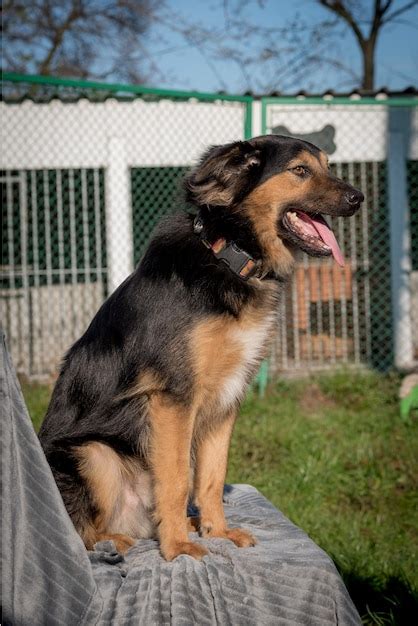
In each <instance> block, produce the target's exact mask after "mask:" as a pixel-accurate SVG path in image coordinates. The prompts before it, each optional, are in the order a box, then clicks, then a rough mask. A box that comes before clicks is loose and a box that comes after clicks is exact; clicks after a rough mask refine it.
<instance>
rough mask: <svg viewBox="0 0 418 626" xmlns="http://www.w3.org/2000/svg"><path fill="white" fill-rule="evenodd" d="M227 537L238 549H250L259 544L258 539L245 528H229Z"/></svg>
mask: <svg viewBox="0 0 418 626" xmlns="http://www.w3.org/2000/svg"><path fill="white" fill-rule="evenodd" d="M225 537H226V538H227V539H229V540H230V541H233V542H234V543H235V545H236V546H238V548H249V547H250V546H255V544H256V543H257V540H256V538H255V537H253V535H252V534H251V533H249V532H248V530H244V529H243V528H227V529H226V531H225Z"/></svg>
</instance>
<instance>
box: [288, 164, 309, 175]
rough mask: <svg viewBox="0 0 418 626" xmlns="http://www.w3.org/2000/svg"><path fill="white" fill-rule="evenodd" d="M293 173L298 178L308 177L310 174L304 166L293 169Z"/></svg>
mask: <svg viewBox="0 0 418 626" xmlns="http://www.w3.org/2000/svg"><path fill="white" fill-rule="evenodd" d="M290 171H291V172H293V173H294V174H296V176H307V175H308V174H309V170H308V168H307V167H305V166H304V165H296V167H292V168H291V170H290Z"/></svg>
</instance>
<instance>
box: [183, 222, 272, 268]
mask: <svg viewBox="0 0 418 626" xmlns="http://www.w3.org/2000/svg"><path fill="white" fill-rule="evenodd" d="M193 230H194V232H195V234H196V235H199V237H200V240H201V242H202V243H203V244H204V245H205V246H206V248H208V249H209V250H211V251H212V253H213V254H214V256H215V257H216V258H217V259H218V260H219V261H221V262H222V263H224V264H225V265H226V266H227V267H228V268H229V269H230V270H231V271H232V272H234V274H236V275H237V276H239V277H240V278H241V279H242V280H248V279H249V278H252V277H253V276H256V277H257V278H261V277H262V265H261V261H260V260H258V261H257V260H255V259H254V258H253V257H252V256H251V255H250V254H248V252H245V250H242V248H240V247H239V246H237V245H236V243H234V242H233V241H229V242H228V241H227V240H226V239H224V238H223V237H220V238H219V239H217V240H216V241H214V242H213V243H210V242H209V241H207V239H205V238H204V237H203V222H202V220H201V218H200V217H199V216H197V217H196V218H195V220H194V222H193Z"/></svg>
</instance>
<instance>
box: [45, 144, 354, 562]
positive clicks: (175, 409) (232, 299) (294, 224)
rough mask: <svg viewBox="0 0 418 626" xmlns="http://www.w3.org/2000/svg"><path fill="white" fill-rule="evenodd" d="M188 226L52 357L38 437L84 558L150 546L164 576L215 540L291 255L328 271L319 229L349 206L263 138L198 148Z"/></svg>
mask: <svg viewBox="0 0 418 626" xmlns="http://www.w3.org/2000/svg"><path fill="white" fill-rule="evenodd" d="M184 186H185V194H186V200H187V202H188V203H189V205H190V206H192V207H193V208H194V213H193V212H190V211H189V212H186V211H182V212H179V213H178V214H175V215H172V216H170V217H169V218H166V219H165V220H163V221H162V222H161V224H160V226H159V227H158V228H157V231H156V233H155V235H154V236H153V238H152V240H151V242H150V244H149V246H148V249H147V251H146V252H145V255H144V257H143V259H142V261H141V263H140V264H139V266H138V267H137V269H136V270H135V271H134V272H133V273H132V274H131V275H130V276H129V277H128V278H127V279H126V280H125V282H123V283H122V284H121V285H120V286H119V287H118V289H116V291H115V292H114V293H113V294H112V295H111V296H110V297H109V298H108V299H107V301H106V302H105V303H104V304H103V305H102V307H101V308H100V310H99V311H98V313H97V314H96V316H95V317H94V319H93V321H92V322H91V324H90V326H89V327H88V329H87V330H86V332H85V333H84V335H83V336H82V337H81V339H79V340H78V341H77V342H76V343H75V344H74V345H73V346H72V348H70V350H69V351H68V353H67V354H66V356H65V358H64V360H63V364H62V367H61V371H60V375H59V377H58V379H57V382H56V385H55V388H54V391H53V394H52V398H51V402H50V405H49V407H48V410H47V414H46V416H45V419H44V422H43V424H42V427H41V430H40V433H39V437H40V441H41V444H42V446H43V449H44V451H45V455H46V457H47V459H48V461H49V464H50V466H51V468H52V472H53V474H54V477H55V480H56V482H57V485H58V488H59V490H60V492H61V495H62V498H63V501H64V503H65V506H66V508H67V510H68V513H69V515H70V517H71V519H72V521H73V523H74V526H75V528H76V530H77V531H78V533H79V534H80V535H81V537H82V539H83V541H84V543H85V545H86V547H87V549H92V548H93V546H94V544H95V543H96V542H97V541H100V540H103V539H112V540H114V542H115V545H116V548H117V549H118V550H119V551H121V552H124V551H126V550H128V549H129V548H130V547H131V546H132V545H133V544H134V543H135V541H136V540H137V539H138V538H150V537H156V538H158V540H159V545H160V550H161V553H162V555H163V557H165V559H167V560H168V561H170V560H172V559H174V558H176V557H177V556H178V555H180V554H187V555H190V556H192V557H194V558H196V559H201V558H202V557H204V555H205V554H207V550H206V549H205V547H204V546H203V545H202V544H201V543H196V542H193V541H191V539H190V537H189V534H188V533H189V531H190V529H191V526H190V524H189V522H188V518H187V504H188V502H189V501H190V500H189V499H190V498H191V497H193V499H194V500H193V501H194V502H195V504H196V506H197V508H198V511H199V517H198V518H197V521H196V522H195V524H194V526H193V527H194V528H195V529H197V530H198V531H199V533H200V535H201V536H202V537H206V538H211V537H223V538H226V539H229V540H232V541H233V542H234V543H235V544H236V545H237V546H239V547H248V546H253V545H254V544H255V539H254V537H253V536H252V535H251V534H250V533H249V532H248V531H247V530H245V529H240V528H228V525H227V523H226V520H225V516H224V511H223V504H222V495H223V488H224V481H225V475H226V469H227V457H228V448H229V443H230V438H231V434H232V430H233V426H234V422H235V418H236V415H237V410H238V407H239V405H240V402H241V401H242V399H243V397H244V395H245V392H246V389H247V387H248V385H249V383H250V381H251V379H252V377H253V376H254V374H255V373H256V371H257V368H258V366H259V364H260V362H261V360H262V359H263V358H264V357H265V356H266V354H267V350H268V345H269V339H270V338H271V336H272V335H273V333H274V331H275V327H276V311H277V308H278V307H277V302H278V297H279V294H280V292H281V291H282V290H283V288H284V284H285V280H286V278H287V277H288V276H289V275H290V273H291V271H292V267H293V265H294V263H295V258H296V255H297V254H298V251H299V250H300V249H301V250H302V251H304V252H306V253H308V254H310V255H313V256H318V257H326V256H330V255H333V256H334V258H335V260H336V262H338V263H339V264H340V265H341V264H343V258H342V254H341V251H340V248H339V246H338V243H337V241H336V239H335V236H334V235H333V233H332V230H331V229H330V227H329V226H328V225H327V222H326V221H325V219H324V218H323V217H322V214H327V215H334V216H351V215H353V214H354V213H355V212H356V211H357V210H358V209H359V207H360V205H361V203H362V201H363V199H364V197H363V194H362V193H361V192H360V191H358V190H356V189H355V188H353V187H352V186H351V185H349V184H347V183H346V182H343V181H342V180H340V179H338V178H335V177H334V176H333V175H331V173H330V170H329V166H328V160H327V156H326V154H325V153H324V152H322V151H320V150H319V149H318V148H316V147H315V146H314V145H313V144H311V143H308V142H306V141H303V140H300V139H295V138H290V137H285V136H277V135H270V136H262V137H256V138H253V139H250V140H248V141H238V142H233V143H229V144H227V145H222V146H215V147H212V148H210V149H209V150H208V151H207V152H206V153H205V154H204V155H203V157H202V159H201V161H200V162H199V164H198V165H197V166H196V167H195V168H194V169H193V170H192V171H191V172H190V173H189V174H188V175H187V176H186V178H185V181H184Z"/></svg>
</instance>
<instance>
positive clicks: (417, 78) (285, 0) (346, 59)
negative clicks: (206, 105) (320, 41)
mask: <svg viewBox="0 0 418 626" xmlns="http://www.w3.org/2000/svg"><path fill="white" fill-rule="evenodd" d="M367 2H369V3H370V5H371V0H367ZM405 2H406V0H397V2H396V3H395V6H402V5H403V4H405ZM168 5H169V7H170V9H171V11H172V12H173V14H174V16H175V17H174V19H173V22H172V23H173V25H174V26H175V25H176V23H177V19H178V23H180V22H181V20H182V18H184V19H185V20H187V21H192V22H195V23H199V24H204V25H212V26H215V27H219V25H221V24H222V23H223V20H224V15H223V11H222V8H221V5H222V3H221V2H219V0H208V1H207V2H202V1H198V0H168ZM297 12H298V13H299V15H300V16H301V18H302V19H304V20H306V21H307V22H308V23H314V22H318V21H321V20H322V19H324V17H325V18H326V17H330V15H331V14H330V13H329V12H328V11H326V10H325V9H323V8H322V7H319V6H316V5H315V3H314V2H313V1H312V0H293V1H290V0H266V1H265V2H264V8H263V9H262V8H260V7H259V6H258V5H257V3H256V2H252V3H250V4H249V5H248V7H247V9H246V13H245V14H246V16H247V18H248V19H249V20H250V21H251V22H253V23H257V24H261V25H265V26H272V25H278V26H280V25H283V26H284V25H285V24H286V23H288V21H289V20H290V19H291V18H292V17H293V16H294V15H295V13H297ZM158 34H161V35H162V36H163V37H164V39H165V42H164V44H161V42H159V43H158V42H157V39H158V37H156V35H158ZM153 41H154V43H153ZM245 43H246V42H245ZM148 48H149V50H150V52H151V53H152V55H153V57H154V58H155V59H156V61H157V64H158V67H159V68H160V69H161V73H162V76H163V77H164V78H163V79H162V78H161V77H159V78H158V80H152V79H151V80H150V81H148V82H152V83H154V84H155V83H158V84H159V85H160V86H165V87H170V88H176V87H177V88H186V89H197V90H200V91H213V90H219V89H226V90H227V91H229V92H243V91H245V89H246V88H247V85H246V83H245V81H244V80H243V77H242V75H241V74H240V72H239V71H238V70H237V66H236V65H235V64H234V63H232V62H227V61H217V62H210V61H209V62H208V60H207V59H205V58H204V57H203V56H202V54H201V53H200V52H199V51H198V50H197V49H194V48H192V47H191V46H187V45H185V42H184V40H183V39H182V38H181V37H180V36H179V35H177V34H176V33H173V32H172V31H170V29H167V28H161V27H160V28H159V29H157V31H156V30H154V31H153V32H152V34H151V35H150V41H149V43H148ZM247 52H251V50H250V49H247ZM330 55H332V56H336V57H337V58H339V59H340V60H341V61H342V62H343V63H344V64H346V65H349V66H350V67H351V68H353V69H354V70H356V71H358V69H359V67H360V54H359V52H358V48H357V44H356V42H355V40H354V37H353V35H352V34H351V33H349V32H347V34H346V35H345V36H344V37H340V38H339V39H338V40H336V41H335V45H334V46H333V49H332V50H330ZM302 63H303V62H302ZM257 70H258V72H259V73H260V74H261V73H262V72H263V71H264V70H263V69H262V68H261V67H260V68H254V70H253V71H255V73H257ZM417 84H418V7H415V8H414V9H412V10H411V11H409V12H408V13H407V14H405V16H402V18H401V23H399V24H395V25H390V26H389V27H386V29H385V30H383V31H382V34H381V38H380V40H379V42H378V47H377V76H376V86H379V87H383V86H387V87H389V88H390V89H393V90H396V89H404V88H405V87H407V86H410V85H415V86H416V85H417ZM327 88H332V89H335V90H340V91H344V90H347V89H349V88H350V85H349V83H348V82H346V81H344V80H343V81H342V80H341V75H340V74H339V73H338V72H337V71H335V70H334V69H333V68H329V67H327V68H322V69H320V70H318V71H317V72H315V73H313V74H312V73H311V72H309V73H308V72H307V73H306V76H304V77H301V79H300V80H299V81H298V86H297V87H292V88H291V89H289V88H288V87H286V83H284V85H283V86H282V90H284V91H286V90H287V91H289V90H291V91H297V90H298V89H309V90H311V91H312V90H313V91H315V90H317V91H324V90H325V89H327Z"/></svg>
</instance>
